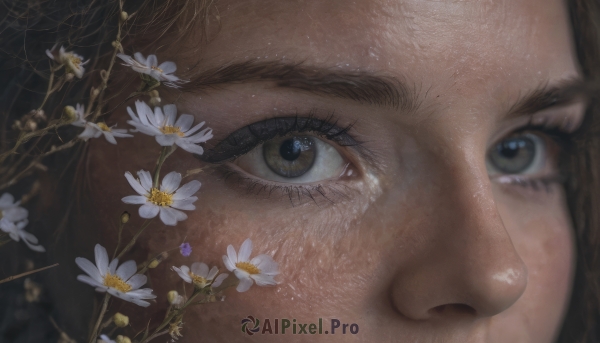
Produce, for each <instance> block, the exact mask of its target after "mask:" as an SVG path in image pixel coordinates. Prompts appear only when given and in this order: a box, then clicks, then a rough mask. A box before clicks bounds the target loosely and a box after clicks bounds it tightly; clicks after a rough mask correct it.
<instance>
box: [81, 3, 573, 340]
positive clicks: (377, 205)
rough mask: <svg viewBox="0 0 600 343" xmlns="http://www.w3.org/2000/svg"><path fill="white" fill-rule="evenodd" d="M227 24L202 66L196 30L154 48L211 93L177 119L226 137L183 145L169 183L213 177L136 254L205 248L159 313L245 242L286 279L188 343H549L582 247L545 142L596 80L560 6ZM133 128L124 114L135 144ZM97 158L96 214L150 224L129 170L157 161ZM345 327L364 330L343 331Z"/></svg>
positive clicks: (237, 15) (308, 7) (297, 16)
mask: <svg viewBox="0 0 600 343" xmlns="http://www.w3.org/2000/svg"><path fill="white" fill-rule="evenodd" d="M217 8H218V12H219V15H220V25H219V27H218V28H217V25H209V36H210V42H209V43H208V44H207V45H206V46H205V47H204V48H202V50H201V52H198V49H197V48H198V46H199V45H200V44H202V43H200V42H201V38H200V36H201V35H200V30H198V35H195V38H194V37H192V38H190V39H189V40H188V41H186V42H185V44H180V45H178V46H176V47H171V48H170V49H165V50H162V51H161V50H160V49H159V50H158V51H157V55H158V57H159V59H160V60H161V61H162V60H165V59H171V60H174V61H175V62H176V63H177V65H178V68H179V69H178V71H177V73H176V74H178V75H179V76H182V77H185V78H188V79H192V80H193V81H192V82H191V83H190V84H188V88H189V89H192V88H194V90H195V91H194V92H183V93H179V92H171V93H164V92H163V93H161V96H162V98H163V103H175V104H177V106H178V111H179V113H190V114H193V115H195V117H196V122H200V121H206V122H207V125H208V126H210V127H212V128H213V130H214V135H215V137H214V138H213V139H212V140H210V141H209V142H208V144H207V145H206V146H205V148H206V153H205V155H204V157H203V160H199V159H197V158H195V157H193V156H192V155H191V154H190V153H187V152H185V151H182V150H181V149H179V150H177V151H176V153H175V154H174V155H173V156H172V157H170V158H169V159H168V160H167V162H166V164H165V166H164V167H163V175H164V174H166V173H167V172H170V171H173V170H175V171H178V172H181V173H182V174H185V173H186V171H187V170H191V169H197V168H203V171H202V172H200V173H198V174H195V175H193V176H189V177H187V178H186V179H184V182H186V181H190V180H192V179H197V180H200V181H201V182H202V188H201V189H200V191H199V192H198V194H196V195H198V197H199V199H198V201H197V202H196V210H195V211H191V212H187V213H188V215H189V218H188V219H187V220H185V221H183V222H181V223H179V224H178V225H177V226H176V227H166V226H164V225H162V224H159V221H158V220H156V221H155V222H154V224H153V226H152V227H151V229H149V230H148V231H146V233H145V237H146V240H143V241H142V242H141V243H140V244H141V245H142V246H143V247H144V248H145V249H148V250H149V251H150V252H152V253H158V252H160V251H164V250H167V249H172V248H174V247H176V246H178V245H179V244H180V243H181V242H183V241H187V242H190V243H191V245H192V246H193V249H194V250H193V253H192V255H191V256H190V257H187V258H184V257H181V256H174V257H172V258H170V259H169V260H167V262H164V263H162V264H161V265H159V267H158V268H156V269H153V270H151V272H150V278H151V279H152V280H153V283H152V284H151V287H152V288H153V289H154V290H155V293H157V294H158V296H159V297H158V299H157V300H158V302H159V304H162V305H160V306H163V307H164V304H165V303H166V299H165V295H166V292H167V291H169V290H171V289H178V290H179V292H180V293H182V291H181V287H182V286H181V285H182V281H181V280H180V279H179V277H178V276H177V275H176V273H175V272H173V271H171V270H170V267H171V266H173V265H175V266H180V265H182V264H186V265H190V264H191V263H192V262H196V261H203V262H205V263H207V264H209V265H211V266H212V265H217V266H219V267H221V268H222V270H224V266H223V264H222V259H221V256H222V255H223V254H225V251H226V247H227V246H228V245H229V244H232V245H234V247H236V249H238V248H239V246H240V245H241V243H242V242H243V241H244V240H245V239H246V238H251V239H252V241H253V242H254V250H253V256H254V255H256V254H261V253H266V254H270V255H272V256H273V257H274V259H275V261H277V262H278V263H279V269H280V272H281V274H280V275H279V276H277V277H276V280H277V281H278V282H279V285H277V286H275V287H258V286H256V285H255V286H253V287H252V288H251V289H250V290H249V291H248V292H246V293H237V292H235V290H233V289H231V290H230V291H229V292H227V293H226V295H227V296H226V299H225V301H224V302H222V303H214V304H208V305H205V306H198V307H196V308H194V309H193V310H192V311H191V312H189V313H188V314H187V315H186V317H185V318H184V323H185V324H184V330H183V334H184V337H183V339H182V341H183V342H196V341H198V340H200V338H201V339H202V340H203V341H207V342H208V341H221V342H226V341H235V340H242V339H244V340H248V341H256V342H263V341H264V342H274V341H282V340H283V339H285V340H287V341H290V342H295V341H344V342H347V341H361V342H384V341H397V342H550V341H552V339H553V338H554V337H555V336H556V334H557V332H558V330H559V328H560V324H561V322H562V319H563V316H564V314H565V311H566V308H567V305H568V302H569V297H570V287H571V282H572V276H573V269H574V245H573V237H572V228H571V224H570V219H569V213H568V211H567V207H566V203H565V195H564V191H563V189H562V186H561V185H560V183H559V179H560V177H559V175H558V173H559V169H558V167H557V164H558V157H559V153H558V151H559V150H560V143H559V139H555V138H552V135H551V134H549V133H547V131H549V132H554V133H557V134H558V133H559V132H562V131H569V130H570V129H573V128H575V127H576V125H578V122H580V120H581V116H582V109H581V107H582V106H581V105H580V104H577V103H574V104H573V103H572V104H571V105H565V106H561V105H560V102H552V101H549V100H551V99H553V96H554V95H556V94H557V93H556V92H557V89H559V88H560V87H561V86H563V85H564V84H565V82H566V81H569V80H572V79H573V78H576V77H577V76H578V75H579V74H578V67H577V64H576V62H575V59H574V54H573V52H572V39H571V32H570V24H569V20H568V15H567V11H566V9H565V7H564V6H563V3H562V2H561V1H559V0H551V1H546V0H527V1H523V0H505V1H499V2H489V1H423V0H407V1H393V0H390V1H378V0H377V1H371V0H357V1H352V2H349V1H337V0H335V1H332V0H327V1H281V0H276V1H267V0H255V1H239V0H238V1H220V2H218V4H217ZM131 52H133V51H131ZM143 53H144V54H148V53H154V51H143ZM224 66H228V68H227V69H226V70H225V71H221V72H216V71H215V70H217V69H218V68H220V67H224ZM209 84H210V85H209ZM207 85H209V86H207ZM136 86H137V84H132V91H133V90H134V89H135V87H136ZM161 92H162V91H161ZM145 100H147V99H145ZM129 105H130V106H131V105H132V104H131V103H130V104H129ZM125 113H126V111H125V109H124V108H120V109H119V110H118V111H117V112H116V114H115V115H114V117H113V118H116V122H119V127H123V126H125V124H124V121H125V120H126V119H127V115H126V114H125ZM275 118H287V119H282V120H280V121H276V120H275ZM296 118H297V119H296ZM305 118H311V121H309V122H308V124H307V121H306V119H305ZM264 120H269V121H267V122H266V123H264V125H262V130H265V132H266V133H265V132H260V133H259V132H256V131H257V130H255V128H256V126H254V127H253V128H254V129H253V130H243V131H240V132H239V133H238V136H236V139H238V140H239V139H240V138H245V139H250V138H256V137H258V136H261V137H263V138H264V137H266V136H269V135H270V136H269V137H275V138H272V139H268V140H267V141H266V142H265V143H264V144H258V145H257V146H256V147H254V149H252V150H251V151H250V152H248V153H246V154H244V155H242V156H239V157H235V156H238V155H240V154H243V153H244V152H246V151H247V150H248V149H250V148H252V146H246V145H244V144H238V145H237V146H235V145H226V144H225V143H222V141H223V140H224V139H226V138H227V137H228V136H230V135H231V134H232V133H234V132H235V131H236V130H239V129H242V128H245V127H247V126H248V125H251V124H254V123H257V122H260V121H264ZM323 123H326V124H323ZM109 124H110V123H109ZM332 125H333V126H332ZM307 128H310V129H307ZM288 129H289V130H288ZM277 130H280V131H277ZM288 131H289V132H288ZM277 132H283V133H284V137H283V138H282V137H280V136H277V135H276V133H277ZM265 135H266V136H265ZM558 135H561V136H565V135H566V134H558ZM244 148H245V149H244ZM90 149H91V150H90V154H89V158H90V165H89V166H90V175H91V177H92V180H93V182H91V183H90V184H91V192H92V197H91V200H90V201H92V202H93V203H94V206H96V207H97V208H98V209H100V210H102V211H103V212H102V213H119V212H120V211H122V210H125V209H127V210H128V211H130V212H131V213H134V215H133V216H132V217H134V218H133V219H132V222H134V223H138V224H139V223H141V220H137V208H136V207H134V206H132V205H124V204H122V203H120V200H119V199H120V198H121V197H123V196H126V195H130V194H134V193H132V192H133V190H131V189H130V187H129V185H128V183H127V181H126V180H125V178H124V177H123V174H124V172H126V171H130V172H133V173H135V172H136V171H138V170H140V169H145V170H152V169H153V167H154V163H155V161H156V158H157V156H158V152H159V149H160V147H159V146H158V144H156V142H155V141H154V139H153V138H152V137H148V136H144V135H141V134H136V137H135V138H134V139H121V140H119V143H118V145H116V146H112V145H110V144H107V143H106V142H104V141H102V140H94V141H92V143H91V147H90ZM234 157H235V158H234ZM214 162H223V163H219V164H215V163H214ZM116 217H117V216H114V218H113V217H110V218H107V219H106V220H107V223H111V224H112V223H113V222H115V221H116ZM110 226H111V225H108V224H107V226H106V227H110ZM105 236H106V237H109V236H110V237H111V238H112V237H114V231H112V228H111V229H110V230H109V231H107V232H106V233H105ZM143 257H145V256H143ZM189 287H190V286H189V285H188V294H189V292H190V288H189ZM153 306H154V307H156V305H153ZM151 308H152V307H151ZM248 315H252V316H254V317H256V318H258V319H260V320H261V325H263V323H264V320H265V319H269V320H270V323H271V325H272V326H274V319H276V318H277V319H279V326H280V327H279V333H278V334H277V335H276V334H274V330H275V329H274V327H273V334H268V333H265V334H261V333H258V334H255V335H253V336H247V335H245V334H243V333H241V332H240V321H241V320H242V319H244V318H246V316H248ZM319 318H322V322H323V329H322V331H323V334H320V335H319V334H318V333H317V334H315V335H310V334H306V333H302V334H295V335H294V334H292V333H291V330H292V327H290V328H289V329H287V332H286V334H285V335H282V332H281V321H282V319H289V320H290V321H292V320H293V319H295V320H296V323H298V324H305V323H308V324H310V323H317V324H318V322H319ZM334 319H338V320H339V322H340V327H339V328H337V329H336V331H335V334H332V332H331V331H332V330H331V326H332V324H334V323H336V322H335V321H334ZM344 323H346V324H353V323H354V324H356V325H357V326H358V333H355V334H353V333H351V332H350V326H347V327H346V333H345V334H343V332H342V329H343V324H344ZM135 325H137V326H139V327H135V328H136V329H142V327H143V326H144V325H145V323H142V322H140V323H137V324H135V323H134V326H135ZM261 329H262V326H261ZM304 329H305V330H306V332H307V333H308V332H309V326H308V325H307V326H306V327H305V328H304ZM326 330H327V331H328V334H325V333H324V331H326ZM299 331H300V327H298V332H299ZM354 331H356V327H354ZM243 336H245V337H243Z"/></svg>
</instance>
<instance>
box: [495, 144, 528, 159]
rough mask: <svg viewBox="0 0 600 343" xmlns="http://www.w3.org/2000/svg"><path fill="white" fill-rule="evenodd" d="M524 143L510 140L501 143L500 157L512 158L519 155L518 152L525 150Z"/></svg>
mask: <svg viewBox="0 0 600 343" xmlns="http://www.w3.org/2000/svg"><path fill="white" fill-rule="evenodd" d="M525 145H526V142H525V141H523V140H511V141H507V142H503V143H502V144H501V146H500V151H499V152H500V155H502V156H504V157H506V158H514V157H516V156H517V155H518V154H519V150H520V149H523V148H525Z"/></svg>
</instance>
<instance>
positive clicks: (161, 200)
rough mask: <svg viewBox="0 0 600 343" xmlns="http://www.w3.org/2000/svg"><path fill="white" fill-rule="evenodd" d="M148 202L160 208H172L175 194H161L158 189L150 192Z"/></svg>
mask: <svg viewBox="0 0 600 343" xmlns="http://www.w3.org/2000/svg"><path fill="white" fill-rule="evenodd" d="M148 201H150V202H151V203H153V204H154V205H158V206H171V204H172V203H173V194H169V193H166V192H161V191H159V190H158V189H156V188H152V189H151V190H150V196H149V197H148Z"/></svg>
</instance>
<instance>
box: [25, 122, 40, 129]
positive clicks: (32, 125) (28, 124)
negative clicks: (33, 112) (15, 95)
mask: <svg viewBox="0 0 600 343" xmlns="http://www.w3.org/2000/svg"><path fill="white" fill-rule="evenodd" d="M36 129H37V123H36V122H35V121H33V120H32V119H29V120H27V121H26V122H25V131H35V130H36Z"/></svg>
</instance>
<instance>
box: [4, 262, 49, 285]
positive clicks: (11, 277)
mask: <svg viewBox="0 0 600 343" xmlns="http://www.w3.org/2000/svg"><path fill="white" fill-rule="evenodd" d="M56 266H58V263H55V264H53V265H50V266H46V267H43V268H38V269H34V270H30V271H28V272H25V273H21V274H17V275H13V276H9V277H7V278H6V279H2V280H0V283H5V282H9V281H12V280H15V279H18V278H21V277H23V276H27V275H29V274H33V273H37V272H41V271H42V270H46V269H49V268H53V267H56Z"/></svg>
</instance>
